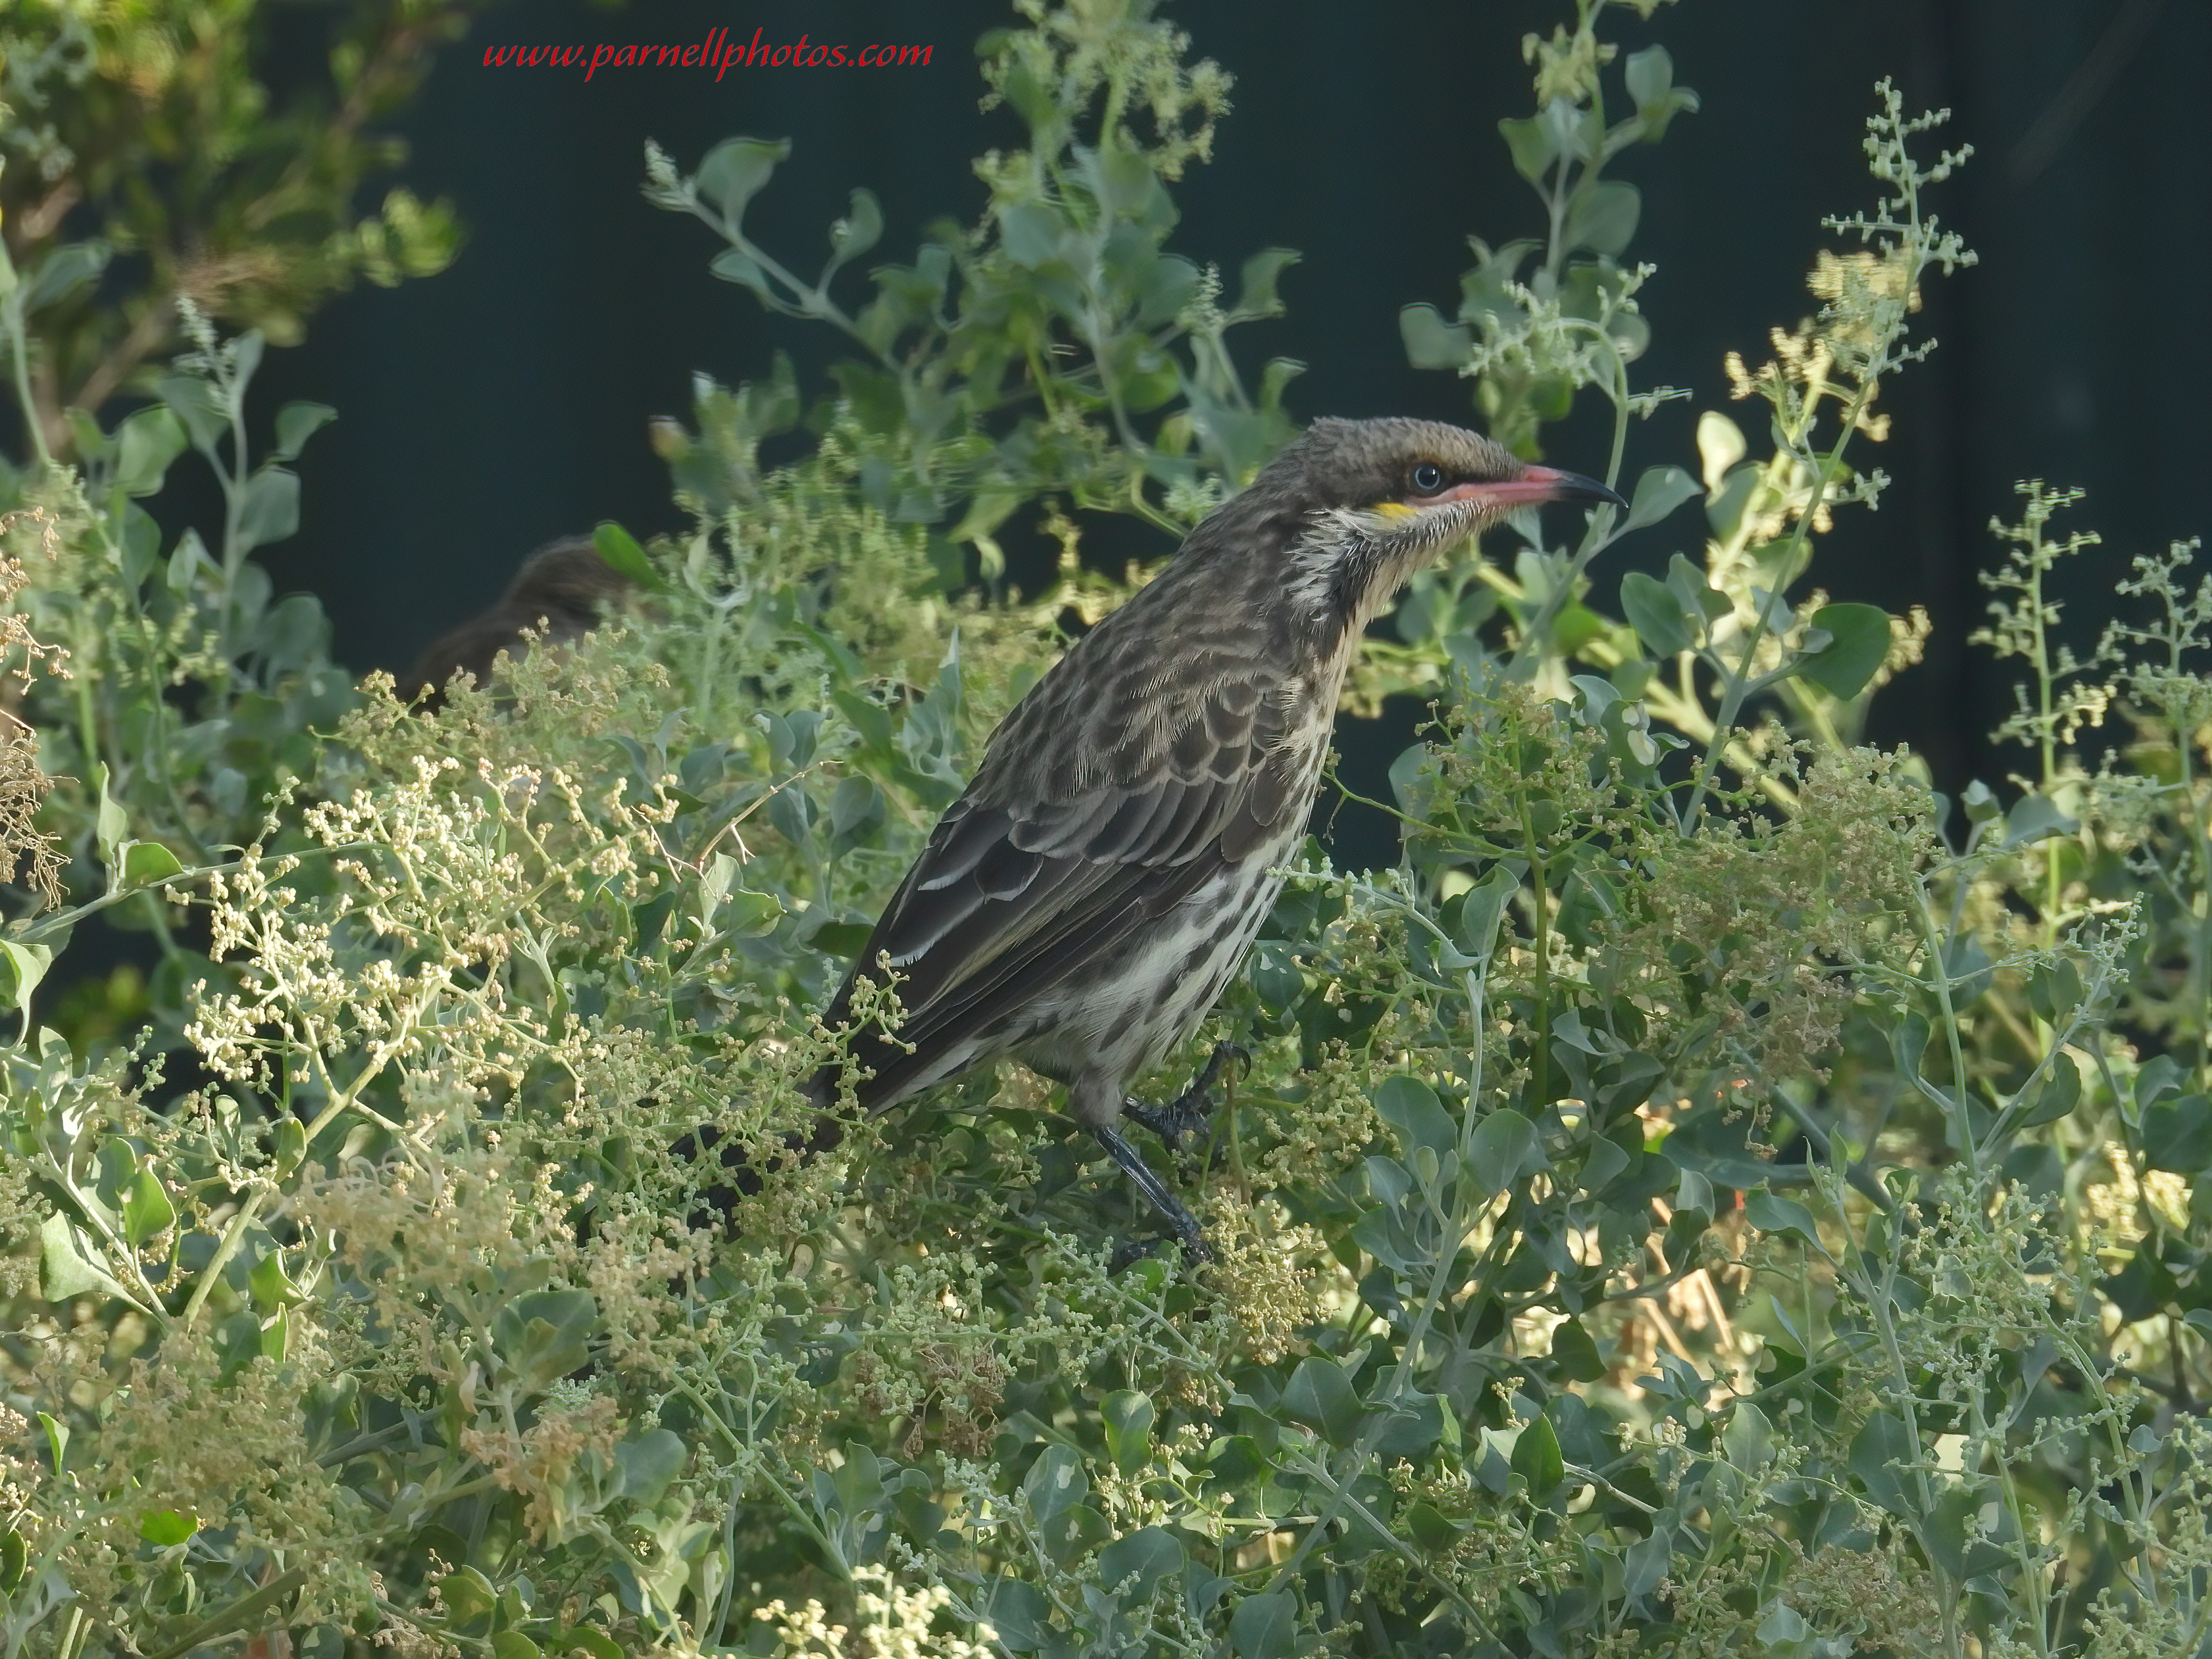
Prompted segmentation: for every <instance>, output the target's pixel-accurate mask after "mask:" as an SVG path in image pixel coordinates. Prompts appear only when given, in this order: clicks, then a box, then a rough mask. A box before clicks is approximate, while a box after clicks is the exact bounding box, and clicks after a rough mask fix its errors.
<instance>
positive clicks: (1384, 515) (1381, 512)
mask: <svg viewBox="0 0 2212 1659" xmlns="http://www.w3.org/2000/svg"><path fill="white" fill-rule="evenodd" d="M1367 510H1368V511H1369V512H1370V513H1373V514H1374V515H1375V516H1376V518H1378V519H1412V518H1417V517H1419V512H1418V510H1417V509H1416V508H1413V507H1408V506H1407V505H1406V504H1405V502H1403V501H1377V502H1376V503H1375V505H1374V506H1372V507H1369V508H1368V509H1367Z"/></svg>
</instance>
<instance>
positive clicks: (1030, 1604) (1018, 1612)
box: [983, 1574, 1058, 1653]
mask: <svg viewBox="0 0 2212 1659" xmlns="http://www.w3.org/2000/svg"><path fill="white" fill-rule="evenodd" d="M983 1613H984V1616H985V1617H986V1618H987V1619H988V1620H990V1621H991V1627H992V1628H993V1629H994V1630H995V1631H997V1632H999V1639H1000V1641H1001V1642H1004V1643H1005V1644H1006V1645H1007V1646H1008V1647H1010V1648H1012V1650H1014V1651H1015V1652H1017V1653H1035V1652H1036V1651H1037V1650H1039V1649H1040V1648H1042V1647H1044V1646H1046V1645H1047V1644H1049V1643H1051V1642H1052V1641H1053V1639H1054V1637H1055V1636H1056V1635H1057V1634H1058V1632H1056V1631H1055V1630H1054V1627H1053V1623H1052V1603H1051V1602H1050V1601H1047V1600H1046V1599H1045V1595H1044V1592H1043V1591H1042V1590H1041V1589H1038V1588H1037V1587H1036V1585H1035V1584H1032V1583H1029V1582H1028V1581H1027V1580H1025V1579H1020V1578H1015V1577H1010V1576H1007V1575H1006V1574H1001V1575H1000V1577H997V1578H996V1579H994V1580H993V1581H992V1583H991V1587H990V1589H989V1591H988V1592H987V1595H986V1596H985V1598H984V1602H983Z"/></svg>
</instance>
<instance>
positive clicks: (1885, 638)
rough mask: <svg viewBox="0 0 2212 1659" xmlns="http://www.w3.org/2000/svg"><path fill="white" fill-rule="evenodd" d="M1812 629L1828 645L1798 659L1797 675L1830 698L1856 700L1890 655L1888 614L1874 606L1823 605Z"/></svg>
mask: <svg viewBox="0 0 2212 1659" xmlns="http://www.w3.org/2000/svg"><path fill="white" fill-rule="evenodd" d="M1813 626H1814V628H1816V629H1823V630H1825V631H1826V634H1827V635H1828V642H1827V643H1826V645H1824V646H1822V647H1820V648H1819V649H1818V650H1816V651H1812V652H1808V653H1807V654H1806V655H1804V656H1802V657H1800V658H1799V659H1797V663H1796V671H1797V673H1798V675H1799V676H1800V677H1801V678H1804V679H1808V680H1810V681H1812V682H1813V684H1815V685H1817V686H1819V687H1820V689H1821V690H1823V691H1826V693H1827V694H1828V695H1829V696H1832V697H1856V696H1858V694H1859V693H1860V692H1862V691H1863V690H1866V683H1867V682H1868V681H1869V680H1870V679H1872V678H1874V676H1875V670H1876V669H1878V668H1880V667H1881V665H1882V662H1883V660H1884V659H1886V658H1887V657H1888V655H1889V612H1887V611H1884V610H1883V609H1882V608H1881V606H1880V605H1822V606H1821V607H1820V609H1819V610H1818V611H1814V613H1813Z"/></svg>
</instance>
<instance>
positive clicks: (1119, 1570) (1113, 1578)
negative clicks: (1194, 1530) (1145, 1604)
mask: <svg viewBox="0 0 2212 1659" xmlns="http://www.w3.org/2000/svg"><path fill="white" fill-rule="evenodd" d="M1182 1564H1183V1552H1182V1544H1181V1543H1180V1542H1179V1541H1177V1540H1176V1535H1175V1534H1173V1533H1171V1532H1170V1531H1168V1530H1167V1528H1164V1527H1143V1528H1139V1529H1138V1530H1137V1531H1135V1532H1133V1533H1131V1534H1129V1535H1128V1536H1127V1538H1120V1539H1116V1540H1115V1541H1114V1542H1112V1543H1110V1544H1109V1545H1108V1546H1107V1547H1105V1548H1104V1549H1103V1550H1101V1551H1099V1552H1098V1583H1100V1585H1101V1586H1103V1587H1104V1588H1107V1589H1111V1588H1113V1587H1114V1586H1115V1585H1117V1584H1119V1583H1121V1582H1122V1581H1123V1580H1124V1579H1127V1578H1128V1577H1130V1576H1132V1575H1134V1576H1135V1577H1136V1580H1137V1584H1136V1589H1135V1596H1136V1599H1137V1600H1139V1601H1145V1600H1147V1599H1149V1598H1150V1597H1151V1595H1152V1589H1153V1587H1154V1586H1155V1585H1157V1584H1158V1583H1159V1582H1160V1581H1161V1580H1162V1579H1164V1578H1168V1577H1173V1576H1174V1575H1175V1574H1176V1573H1178V1572H1181V1571H1182Z"/></svg>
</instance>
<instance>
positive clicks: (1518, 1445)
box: [1510, 1417, 1567, 1498]
mask: <svg viewBox="0 0 2212 1659" xmlns="http://www.w3.org/2000/svg"><path fill="white" fill-rule="evenodd" d="M1510 1461H1511V1464H1512V1468H1513V1473H1514V1474H1517V1475H1519V1476H1520V1477H1521V1478H1522V1480H1526V1481H1527V1482H1528V1495H1529V1496H1530V1497H1531V1498H1546V1497H1548V1496H1549V1495H1550V1494H1551V1493H1552V1492H1553V1491H1554V1490H1556V1489H1557V1488H1558V1486H1559V1482H1561V1481H1562V1480H1565V1479H1566V1478H1567V1464H1566V1459H1565V1457H1563V1456H1562V1455H1560V1452H1559V1431H1558V1430H1556V1429H1554V1428H1553V1426H1552V1420H1551V1419H1550V1418H1548V1417H1540V1418H1538V1419H1536V1420H1535V1421H1534V1422H1533V1423H1531V1424H1529V1425H1528V1427H1527V1428H1525V1429H1523V1430H1522V1431H1521V1437H1520V1438H1519V1439H1517V1440H1516V1441H1515V1442H1514V1443H1513V1456H1512V1458H1511V1460H1510Z"/></svg>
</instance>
